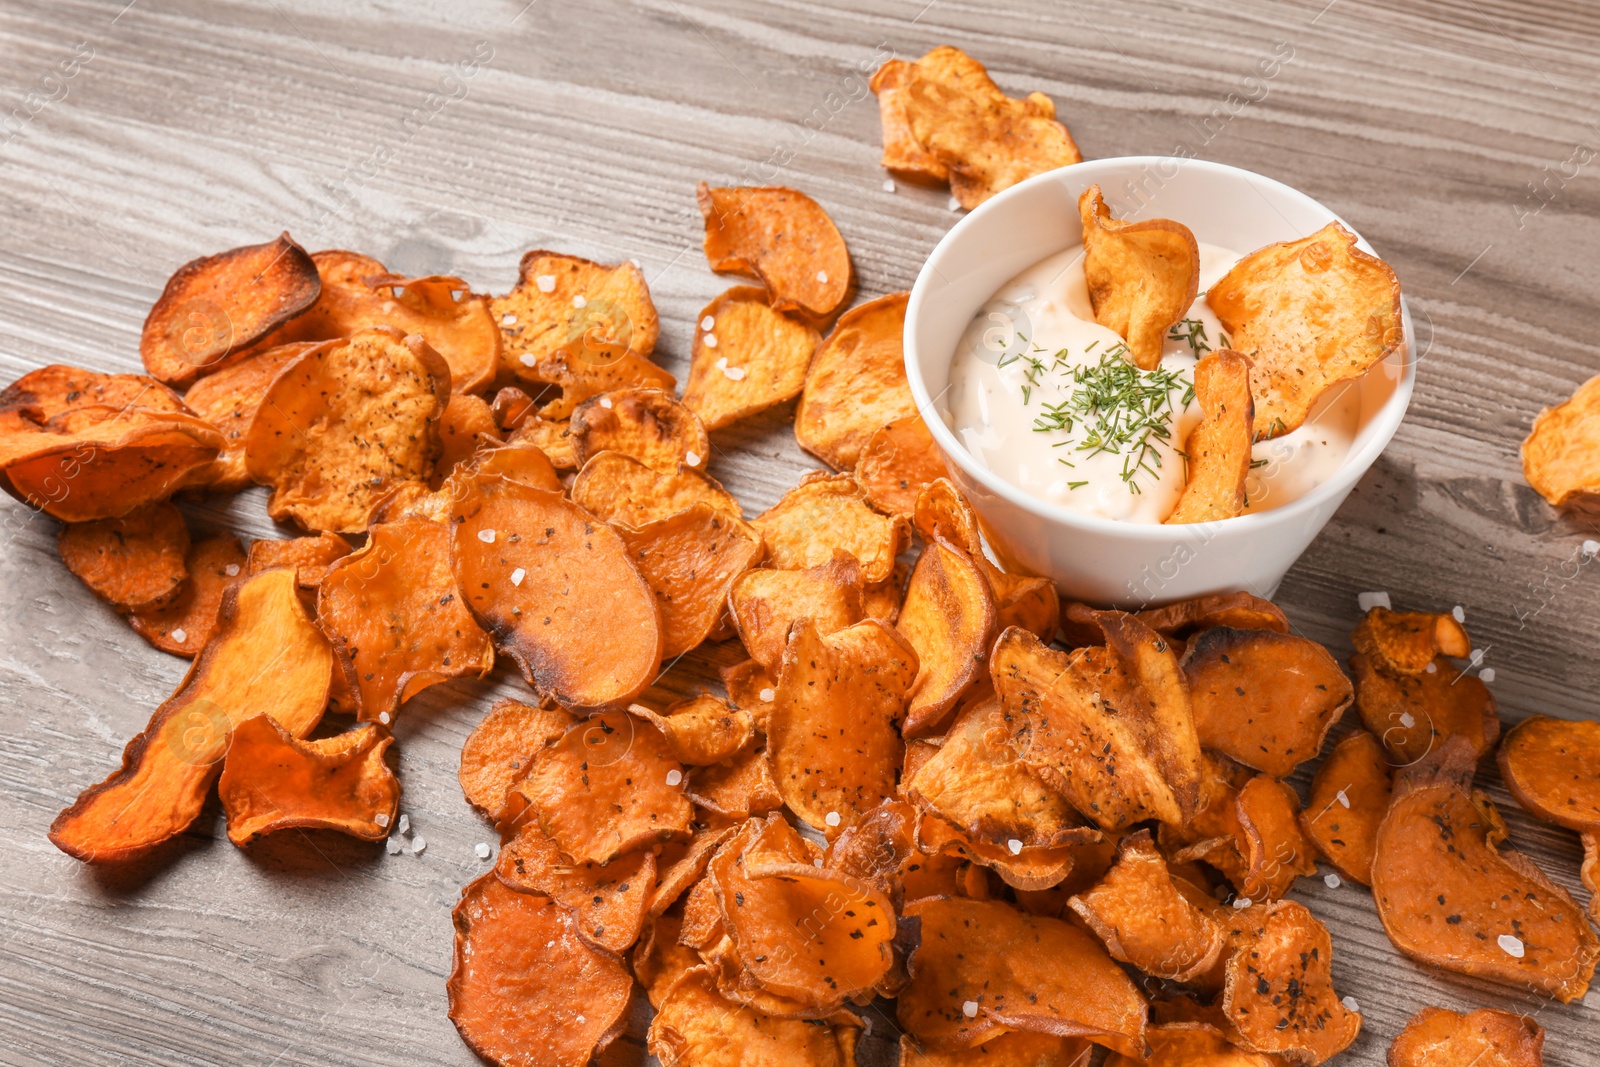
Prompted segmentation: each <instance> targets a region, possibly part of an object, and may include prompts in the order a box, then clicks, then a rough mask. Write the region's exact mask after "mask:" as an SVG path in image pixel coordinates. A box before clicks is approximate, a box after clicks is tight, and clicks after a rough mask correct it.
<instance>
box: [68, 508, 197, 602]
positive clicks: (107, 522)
mask: <svg viewBox="0 0 1600 1067" xmlns="http://www.w3.org/2000/svg"><path fill="white" fill-rule="evenodd" d="M56 550H57V551H58V552H60V553H61V562H62V563H65V564H66V565H67V570H69V571H71V572H72V573H73V574H74V575H76V576H77V578H78V580H79V581H81V582H82V583H83V584H84V585H86V586H88V587H89V591H90V592H92V593H93V594H94V595H95V596H97V597H99V598H100V599H101V600H104V601H106V602H107V603H108V604H111V605H112V606H114V607H117V608H120V609H125V610H128V611H138V610H151V609H155V608H159V607H161V606H162V605H164V604H168V603H171V602H172V601H173V600H174V599H175V598H176V597H177V596H178V594H179V593H180V592H181V591H182V589H183V583H184V580H185V579H187V578H188V577H189V568H188V565H187V564H186V563H185V562H184V560H185V557H187V555H188V553H189V527H188V525H187V524H185V523H184V521H183V512H181V511H179V510H178V509H177V508H175V507H173V506H172V505H171V504H169V503H167V502H165V501H161V502H159V503H155V504H146V505H145V506H144V507H141V508H138V509H137V510H135V511H130V512H128V514H126V515H124V516H122V517H121V518H120V519H97V520H95V521H94V522H73V523H68V524H67V525H65V526H63V527H61V532H60V533H59V534H57V535H56Z"/></svg>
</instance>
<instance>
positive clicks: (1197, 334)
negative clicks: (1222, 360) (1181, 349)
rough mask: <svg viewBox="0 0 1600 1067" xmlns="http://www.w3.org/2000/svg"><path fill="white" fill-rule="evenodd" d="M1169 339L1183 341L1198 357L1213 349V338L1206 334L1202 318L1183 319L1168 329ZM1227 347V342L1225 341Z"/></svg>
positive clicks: (1224, 344) (1224, 345)
mask: <svg viewBox="0 0 1600 1067" xmlns="http://www.w3.org/2000/svg"><path fill="white" fill-rule="evenodd" d="M1167 340H1169V341H1183V342H1185V343H1186V344H1188V346H1189V350H1190V351H1192V352H1193V353H1194V354H1195V355H1196V356H1197V357H1198V356H1203V355H1205V354H1206V353H1207V352H1209V351H1211V338H1209V337H1207V336H1206V324H1205V323H1204V322H1203V321H1202V320H1200V319H1182V320H1180V321H1178V322H1175V323H1173V325H1172V328H1171V329H1169V330H1168V331H1167ZM1223 347H1224V348H1226V347H1227V342H1226V341H1224V342H1223Z"/></svg>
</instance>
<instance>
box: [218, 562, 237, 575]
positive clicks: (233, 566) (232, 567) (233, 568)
mask: <svg viewBox="0 0 1600 1067" xmlns="http://www.w3.org/2000/svg"><path fill="white" fill-rule="evenodd" d="M222 573H223V574H226V575H227V576H228V577H229V578H237V577H238V576H239V565H238V564H237V563H230V564H228V565H227V566H226V567H224V568H222Z"/></svg>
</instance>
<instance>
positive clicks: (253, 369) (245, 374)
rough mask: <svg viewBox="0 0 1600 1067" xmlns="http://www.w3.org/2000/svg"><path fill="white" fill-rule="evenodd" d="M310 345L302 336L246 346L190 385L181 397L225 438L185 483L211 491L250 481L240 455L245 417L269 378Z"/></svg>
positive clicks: (247, 419) (229, 489)
mask: <svg viewBox="0 0 1600 1067" xmlns="http://www.w3.org/2000/svg"><path fill="white" fill-rule="evenodd" d="M310 347H311V344H310V343H309V342H307V343H296V344H284V345H274V346H273V347H271V348H266V349H260V350H256V351H251V352H249V353H247V354H245V355H244V356H241V357H240V358H238V359H236V360H233V361H231V362H229V363H227V364H226V365H224V366H222V367H220V368H218V369H217V370H215V371H213V372H212V373H210V374H208V375H206V376H205V377H204V378H201V379H200V380H199V381H198V382H195V383H194V384H193V385H191V386H190V387H189V391H188V392H186V393H184V394H183V402H184V403H185V404H186V405H188V407H189V408H190V409H191V410H192V411H193V412H194V413H195V414H196V415H199V416H200V417H201V418H202V419H205V420H206V421H207V422H209V423H211V425H213V426H215V427H216V428H217V429H218V430H220V431H222V436H223V440H224V441H225V442H226V444H225V445H224V448H223V452H222V455H220V456H218V457H217V458H216V459H214V460H212V461H211V463H210V464H208V465H207V466H205V467H201V468H200V469H198V470H196V471H195V472H194V473H193V474H192V475H190V477H189V479H188V485H191V486H194V487H197V488H202V489H207V490H210V491H211V492H216V493H237V492H238V491H239V490H241V489H247V488H249V487H250V485H251V484H252V483H251V481H250V471H249V470H248V469H247V468H246V466H245V458H244V446H245V436H246V434H248V433H249V431H250V422H251V420H253V419H254V418H255V417H256V410H257V409H258V408H260V407H261V400H262V398H263V397H265V396H266V395H267V386H269V385H271V384H272V379H273V378H275V377H277V376H278V372H279V371H281V370H282V369H283V368H284V367H286V366H288V365H289V364H290V363H292V362H294V360H295V359H297V358H299V357H300V356H301V355H304V354H305V351H306V349H308V348H310Z"/></svg>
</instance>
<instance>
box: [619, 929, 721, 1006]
mask: <svg viewBox="0 0 1600 1067" xmlns="http://www.w3.org/2000/svg"><path fill="white" fill-rule="evenodd" d="M682 925H683V918H682V916H679V915H675V914H674V915H659V916H652V917H650V918H647V919H645V921H644V926H643V927H642V928H641V929H640V931H639V940H638V941H637V942H635V943H634V946H633V957H632V962H633V973H634V977H636V978H638V979H639V984H640V985H642V986H644V991H645V994H646V996H648V997H649V999H650V1006H651V1007H652V1008H657V1009H659V1008H660V1007H661V1002H662V1001H663V1000H665V999H666V995H667V991H668V990H669V989H671V988H672V987H673V985H675V984H676V983H677V981H678V979H679V978H681V977H682V976H683V975H684V974H686V973H688V971H689V970H690V969H692V968H694V967H701V966H704V963H703V961H702V960H701V959H700V953H698V952H696V951H695V950H694V949H693V948H690V947H689V946H688V945H683V944H679V943H678V932H679V930H680V929H681V928H682Z"/></svg>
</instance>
